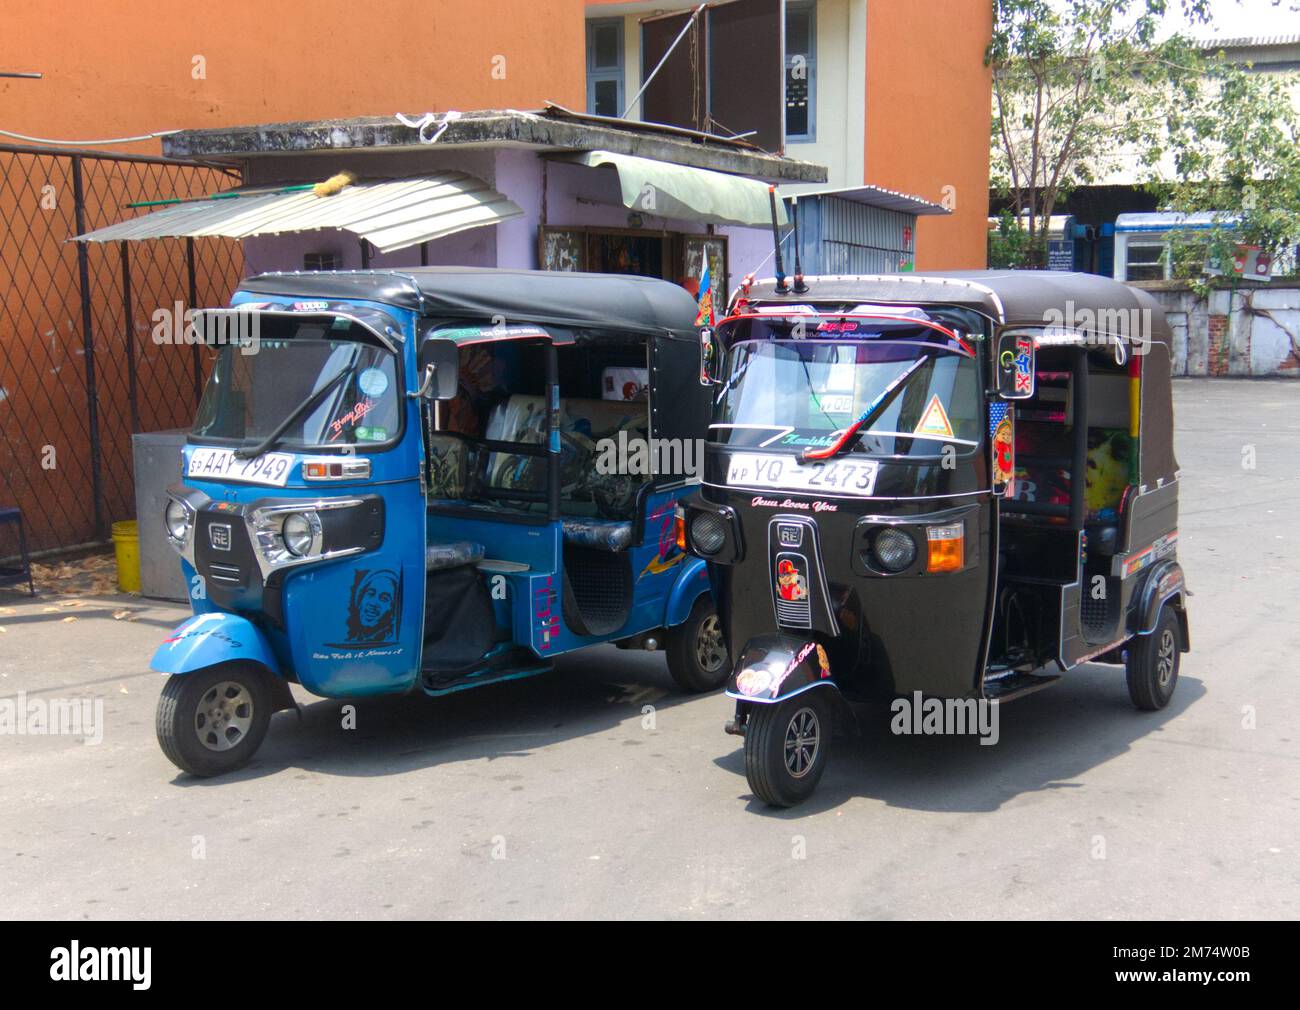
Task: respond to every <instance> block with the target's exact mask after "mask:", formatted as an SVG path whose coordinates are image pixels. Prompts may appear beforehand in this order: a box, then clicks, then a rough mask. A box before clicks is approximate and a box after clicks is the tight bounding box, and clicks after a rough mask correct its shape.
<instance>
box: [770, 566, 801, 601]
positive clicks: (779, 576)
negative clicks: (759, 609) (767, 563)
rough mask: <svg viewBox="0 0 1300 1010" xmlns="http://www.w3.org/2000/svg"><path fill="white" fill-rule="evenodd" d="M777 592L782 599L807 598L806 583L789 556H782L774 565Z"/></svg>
mask: <svg viewBox="0 0 1300 1010" xmlns="http://www.w3.org/2000/svg"><path fill="white" fill-rule="evenodd" d="M776 583H777V590H776V591H777V592H778V593H780V594H781V599H783V600H804V599H807V598H808V583H807V582H805V581H804V577H803V575H802V574H801V573H800V571H799V569H798V568H796V567H795V563H794V562H793V561H791V560H790V559H789V558H782V559H781V560H780V561H779V562H777V566H776Z"/></svg>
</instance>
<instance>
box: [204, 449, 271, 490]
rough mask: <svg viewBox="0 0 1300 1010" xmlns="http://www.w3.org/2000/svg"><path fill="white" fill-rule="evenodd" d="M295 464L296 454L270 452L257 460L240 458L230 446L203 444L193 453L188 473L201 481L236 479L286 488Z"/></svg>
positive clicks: (246, 482) (242, 481) (247, 482)
mask: <svg viewBox="0 0 1300 1010" xmlns="http://www.w3.org/2000/svg"><path fill="white" fill-rule="evenodd" d="M292 465H293V455H292V453H287V452H268V453H264V454H263V455H261V456H257V457H255V458H253V459H239V458H237V457H236V456H235V454H234V452H233V451H232V450H230V449H212V448H205V447H202V446H200V447H199V448H197V449H194V450H193V451H191V452H190V467H189V469H188V470H187V471H186V472H185V476H187V477H193V478H196V479H198V480H233V481H240V482H241V483H245V484H266V485H268V486H269V487H284V485H285V482H286V481H287V480H288V479H289V470H290V468H291V467H292Z"/></svg>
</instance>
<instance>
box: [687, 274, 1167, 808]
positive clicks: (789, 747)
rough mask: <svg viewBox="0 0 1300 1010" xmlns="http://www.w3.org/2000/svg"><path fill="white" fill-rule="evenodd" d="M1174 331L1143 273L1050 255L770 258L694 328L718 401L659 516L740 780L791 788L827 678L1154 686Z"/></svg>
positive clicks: (796, 794)
mask: <svg viewBox="0 0 1300 1010" xmlns="http://www.w3.org/2000/svg"><path fill="white" fill-rule="evenodd" d="M800 289H801V290H800ZM1170 342H1171V335H1170V330H1169V326H1168V323H1167V321H1166V319H1165V316H1164V313H1163V311H1162V310H1161V309H1160V307H1159V305H1158V304H1157V303H1156V302H1155V300H1154V299H1152V298H1151V297H1150V296H1149V295H1147V294H1146V293H1145V292H1141V291H1137V290H1134V289H1132V288H1129V287H1127V286H1125V285H1123V284H1119V283H1117V282H1114V281H1111V280H1108V279H1105V278H1102V277H1097V276H1092V275H1083V274H1068V273H1055V272H1000V273H995V272H972V273H952V274H922V273H913V274H899V275H892V276H891V275H887V276H869V277H810V278H807V280H806V283H803V278H797V281H796V289H790V288H787V287H786V285H785V284H784V283H783V282H771V281H769V282H765V283H759V284H753V285H751V286H749V287H748V288H742V289H741V290H740V291H739V292H738V294H737V295H736V296H734V297H733V300H732V304H731V307H730V308H729V311H728V315H727V318H725V319H724V320H723V321H722V322H721V323H719V324H718V326H717V328H716V330H713V331H709V330H705V331H701V353H702V366H701V381H702V382H705V383H707V384H709V385H710V386H711V387H712V389H713V391H714V396H713V403H714V405H713V417H712V423H711V424H710V426H709V438H708V442H707V445H706V447H705V458H704V479H703V482H702V484H701V490H700V492H699V493H698V494H697V495H694V496H692V497H690V498H688V499H686V500H685V501H684V502H683V506H682V508H681V510H680V513H679V536H680V537H681V538H682V541H683V543H684V544H685V545H686V548H687V549H688V550H690V551H691V552H692V553H694V554H695V555H697V556H698V557H701V558H703V559H705V560H706V561H707V562H708V568H709V577H710V580H711V583H712V585H713V590H714V596H715V600H716V603H717V607H718V613H719V616H720V619H721V622H722V625H723V631H724V636H725V639H726V643H727V646H728V648H729V650H730V654H731V656H732V657H733V661H734V670H733V673H732V676H731V679H730V681H729V683H728V686H727V694H728V695H729V696H730V697H732V698H734V699H735V701H736V712H735V719H734V721H733V722H730V723H728V725H727V731H728V732H731V733H735V734H739V735H742V736H743V737H744V741H745V743H744V746H745V766H746V772H747V776H748V779H749V784H750V787H751V788H752V790H753V792H754V793H755V795H757V796H758V797H759V798H761V799H763V800H764V801H766V802H768V803H769V804H773V805H777V806H789V805H792V804H794V803H797V802H799V801H801V800H802V799H804V798H806V797H807V796H808V795H810V794H811V793H812V791H813V790H814V788H815V787H816V784H817V782H818V780H819V779H820V777H821V775H822V773H823V771H824V769H825V766H826V761H827V743H828V740H829V735H830V732H831V723H832V717H833V716H834V715H835V714H836V711H837V709H838V710H840V711H841V713H844V712H847V713H855V711H856V709H855V707H854V706H844V705H842V704H841V703H842V702H860V701H870V700H872V699H883V700H890V699H892V700H893V703H894V704H897V703H898V700H899V699H902V698H908V697H911V698H914V699H915V701H916V703H917V704H920V703H922V702H923V700H925V699H930V698H937V699H959V700H960V699H964V700H966V703H967V704H970V705H972V706H978V705H987V704H989V703H992V702H995V701H1002V700H1007V699H1010V698H1014V697H1017V696H1020V695H1023V694H1025V693H1027V692H1030V691H1034V690H1037V689H1039V688H1042V687H1044V686H1046V685H1048V684H1050V683H1052V682H1054V681H1055V680H1057V679H1059V677H1060V674H1061V673H1064V672H1066V671H1068V670H1071V669H1073V668H1075V667H1077V666H1079V665H1080V664H1083V663H1087V662H1096V663H1111V664H1124V665H1125V666H1126V667H1127V677H1128V688H1129V693H1130V695H1131V698H1132V701H1133V703H1134V704H1135V705H1136V706H1137V707H1138V708H1141V709H1148V710H1154V709H1159V708H1162V707H1164V706H1165V705H1166V704H1167V703H1168V702H1169V699H1170V697H1171V695H1172V693H1173V691H1174V687H1175V684H1176V683H1177V679H1178V666H1179V655H1180V654H1181V653H1182V652H1185V651H1187V648H1188V642H1189V638H1188V627H1187V612H1186V590H1185V588H1184V580H1183V573H1182V569H1181V567H1180V566H1179V564H1178V562H1177V561H1176V560H1175V554H1176V549H1177V542H1178V464H1177V462H1176V460H1175V458H1174V451H1173V408H1172V401H1171V390H1170ZM1049 666H1052V667H1055V668H1056V671H1055V672H1049V670H1048V669H1047V668H1048V667H1049ZM853 718H856V715H854V716H853ZM848 721H849V722H851V721H852V719H850V720H848Z"/></svg>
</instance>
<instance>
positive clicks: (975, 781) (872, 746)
mask: <svg viewBox="0 0 1300 1010" xmlns="http://www.w3.org/2000/svg"><path fill="white" fill-rule="evenodd" d="M1204 695H1205V685H1204V683H1203V682H1202V681H1200V680H1197V679H1195V678H1191V677H1186V676H1180V677H1179V680H1178V688H1177V690H1176V691H1175V693H1174V697H1173V700H1172V701H1171V702H1170V703H1169V707H1168V708H1166V709H1164V710H1163V711H1160V712H1139V711H1138V710H1137V709H1135V708H1134V707H1133V705H1132V702H1130V701H1129V697H1128V688H1127V687H1126V685H1125V682H1124V671H1123V669H1122V668H1119V667H1113V666H1100V665H1090V666H1084V667H1080V668H1079V669H1077V670H1074V671H1071V672H1070V673H1069V674H1067V675H1066V676H1065V677H1064V678H1063V679H1062V680H1061V681H1060V682H1059V683H1057V684H1055V685H1053V686H1051V687H1048V688H1045V689H1043V690H1041V691H1037V692H1035V693H1034V694H1031V695H1027V696H1025V697H1023V698H1019V699H1016V700H1014V701H1010V702H1007V703H1006V704H1004V705H1001V706H999V707H1000V711H999V716H998V720H999V738H998V742H997V743H996V744H994V745H991V746H981V744H980V743H979V740H978V739H977V738H976V737H973V736H960V737H958V736H896V735H894V734H893V733H892V732H891V731H890V711H889V708H888V707H887V706H877V707H872V708H866V709H862V710H860V711H859V725H860V726H861V735H860V736H855V735H853V734H852V733H851V732H846V733H844V734H842V735H841V736H839V737H837V738H836V740H835V741H834V745H833V748H832V753H831V761H830V764H829V765H828V766H827V769H826V774H825V777H824V778H823V779H822V781H821V784H820V785H819V786H818V789H817V792H816V793H815V794H814V795H813V796H812V798H811V799H809V800H808V801H807V802H806V803H803V804H801V805H800V806H798V807H794V808H792V809H789V810H779V809H774V808H772V807H769V806H767V805H766V804H764V803H763V801H762V800H759V799H758V798H757V797H754V796H753V795H752V794H751V793H750V791H749V787H748V785H746V783H745V778H744V776H745V759H744V753H743V751H741V750H736V751H734V752H732V753H730V754H728V755H727V756H726V757H724V758H720V759H718V761H717V764H718V766H719V767H721V768H725V769H726V770H727V771H731V772H734V773H735V774H736V775H738V776H739V777H740V782H739V787H740V795H741V798H744V799H748V800H749V808H750V809H751V810H752V811H753V812H755V813H759V814H763V815H766V816H771V817H777V818H798V817H804V816H807V815H808V814H814V813H819V812H821V811H824V810H829V809H833V808H835V807H837V806H839V805H840V804H842V803H844V802H845V801H846V800H849V799H851V798H853V797H863V798H866V799H873V800H880V801H882V802H884V803H887V804H888V805H889V806H891V807H902V808H905V809H909V810H926V811H938V812H944V813H959V812H960V813H968V812H984V811H993V810H997V809H998V808H999V807H1001V806H1002V805H1003V804H1004V803H1006V802H1007V801H1009V800H1012V799H1015V798H1016V797H1017V796H1021V795H1023V794H1025V793H1032V792H1038V791H1040V790H1044V789H1079V788H1083V786H1082V784H1081V783H1077V782H1073V781H1071V780H1072V779H1076V778H1078V777H1079V776H1080V775H1083V774H1084V773H1085V772H1087V771H1088V770H1089V769H1091V768H1094V767H1096V766H1098V765H1101V764H1104V763H1105V762H1107V761H1110V760H1111V759H1112V758H1115V757H1118V756H1119V755H1121V754H1124V753H1125V752H1126V751H1128V750H1129V749H1130V748H1131V747H1132V745H1133V744H1134V743H1135V742H1136V741H1139V740H1142V739H1144V738H1148V737H1153V736H1155V737H1158V736H1159V734H1160V733H1161V732H1162V730H1163V728H1164V726H1165V724H1166V723H1167V722H1169V721H1170V720H1171V719H1175V718H1177V717H1178V716H1179V715H1180V714H1181V713H1182V712H1183V711H1184V710H1186V709H1187V708H1189V707H1190V706H1192V705H1194V704H1195V703H1196V702H1197V701H1199V700H1200V699H1201V698H1202V697H1203V696H1204Z"/></svg>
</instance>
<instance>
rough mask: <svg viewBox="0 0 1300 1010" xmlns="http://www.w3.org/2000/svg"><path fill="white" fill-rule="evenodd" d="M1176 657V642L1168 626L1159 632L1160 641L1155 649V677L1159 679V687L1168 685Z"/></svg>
mask: <svg viewBox="0 0 1300 1010" xmlns="http://www.w3.org/2000/svg"><path fill="white" fill-rule="evenodd" d="M1177 657H1178V643H1177V642H1176V641H1174V633H1173V631H1171V630H1170V629H1169V628H1165V630H1164V631H1162V632H1161V633H1160V642H1159V645H1158V646H1157V649H1156V679H1157V680H1159V682H1160V686H1161V687H1168V686H1169V682H1170V681H1171V680H1173V677H1174V661H1175V660H1176V659H1177Z"/></svg>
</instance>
